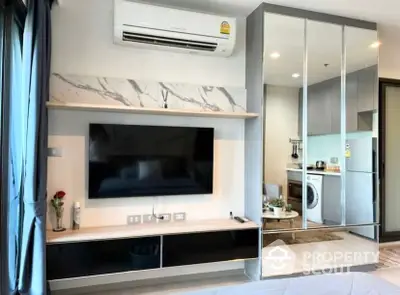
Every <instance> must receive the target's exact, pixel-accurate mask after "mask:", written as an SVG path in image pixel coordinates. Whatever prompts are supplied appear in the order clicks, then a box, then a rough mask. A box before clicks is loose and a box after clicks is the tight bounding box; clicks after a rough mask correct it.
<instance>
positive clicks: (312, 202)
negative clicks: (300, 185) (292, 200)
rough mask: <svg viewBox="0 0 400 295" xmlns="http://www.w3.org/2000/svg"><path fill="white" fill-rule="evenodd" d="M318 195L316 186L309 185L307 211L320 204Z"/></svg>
mask: <svg viewBox="0 0 400 295" xmlns="http://www.w3.org/2000/svg"><path fill="white" fill-rule="evenodd" d="M318 199H319V196H318V193H317V190H316V189H315V186H314V185H312V184H311V183H308V184H307V209H314V208H315V206H317V204H318Z"/></svg>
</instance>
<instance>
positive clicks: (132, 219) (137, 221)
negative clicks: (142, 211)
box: [127, 215, 142, 225]
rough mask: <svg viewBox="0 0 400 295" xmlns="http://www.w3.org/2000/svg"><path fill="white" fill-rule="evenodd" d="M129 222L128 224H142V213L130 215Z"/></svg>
mask: <svg viewBox="0 0 400 295" xmlns="http://www.w3.org/2000/svg"><path fill="white" fill-rule="evenodd" d="M127 223H128V225H132V224H140V223H142V216H141V215H128V217H127Z"/></svg>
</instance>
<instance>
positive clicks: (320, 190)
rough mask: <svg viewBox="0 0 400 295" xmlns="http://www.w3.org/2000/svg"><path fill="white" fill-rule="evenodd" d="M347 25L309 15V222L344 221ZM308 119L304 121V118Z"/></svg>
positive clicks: (311, 224) (306, 197)
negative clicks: (342, 168)
mask: <svg viewBox="0 0 400 295" xmlns="http://www.w3.org/2000/svg"><path fill="white" fill-rule="evenodd" d="M342 28H343V27H342V26H340V25H336V24H331V23H323V22H318V21H311V20H308V21H307V85H308V87H307V132H305V133H304V134H307V136H306V142H307V144H306V145H305V148H306V153H307V157H306V158H307V165H308V166H309V167H310V169H309V170H308V171H307V177H306V180H305V183H306V184H307V194H305V195H304V197H303V202H304V203H305V204H306V206H307V207H306V209H305V210H306V212H307V214H306V218H307V219H306V220H304V221H303V222H306V221H307V227H308V228H311V227H323V226H332V225H340V224H342V216H343V214H342V209H341V208H342V206H341V190H342V180H341V177H340V172H339V169H340V168H339V167H340V157H341V154H342V153H341V144H340V142H341V136H340V131H341V121H342V112H341V109H342V108H341V106H342V104H341V85H342V84H341V80H342V79H341V70H342V50H343V48H342V43H343V42H342ZM303 124H304V125H305V122H303Z"/></svg>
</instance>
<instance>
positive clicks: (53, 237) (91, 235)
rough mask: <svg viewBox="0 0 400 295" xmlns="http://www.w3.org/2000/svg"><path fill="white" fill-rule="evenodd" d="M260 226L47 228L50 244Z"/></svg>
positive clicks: (212, 222)
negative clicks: (54, 230) (55, 230)
mask: <svg viewBox="0 0 400 295" xmlns="http://www.w3.org/2000/svg"><path fill="white" fill-rule="evenodd" d="M257 228H259V226H258V225H257V224H256V223H255V222H252V221H249V222H246V223H239V222H237V221H236V220H232V219H217V220H201V221H182V222H168V223H145V224H138V225H123V226H107V227H89V228H82V229H79V230H69V229H68V230H66V231H64V232H58V233H57V232H53V231H51V230H49V231H47V244H48V245H49V244H63V243H76V242H85V241H86V242H88V241H99V240H112V239H123V238H139V237H148V236H163V235H173V234H188V233H200V232H213V231H229V230H244V229H257Z"/></svg>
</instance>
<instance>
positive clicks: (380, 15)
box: [146, 0, 400, 24]
mask: <svg viewBox="0 0 400 295" xmlns="http://www.w3.org/2000/svg"><path fill="white" fill-rule="evenodd" d="M146 1H147V2H152V3H159V4H161V5H165V4H166V3H168V5H173V6H179V7H183V8H190V9H196V10H202V11H207V12H214V13H223V14H229V15H233V16H247V15H249V14H250V13H251V12H252V11H253V10H254V9H256V8H257V6H258V5H260V4H261V3H262V2H268V3H271V4H277V5H283V6H290V7H295V8H301V9H307V10H312V11H318V12H324V13H329V14H336V15H341V16H347V17H351V18H359V19H364V20H368V21H374V22H378V23H382V24H400V20H399V17H398V11H399V9H400V1H398V0H384V1H376V0H301V1H299V0H270V1H262V0H234V1H232V0H168V1H166V0H146Z"/></svg>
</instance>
